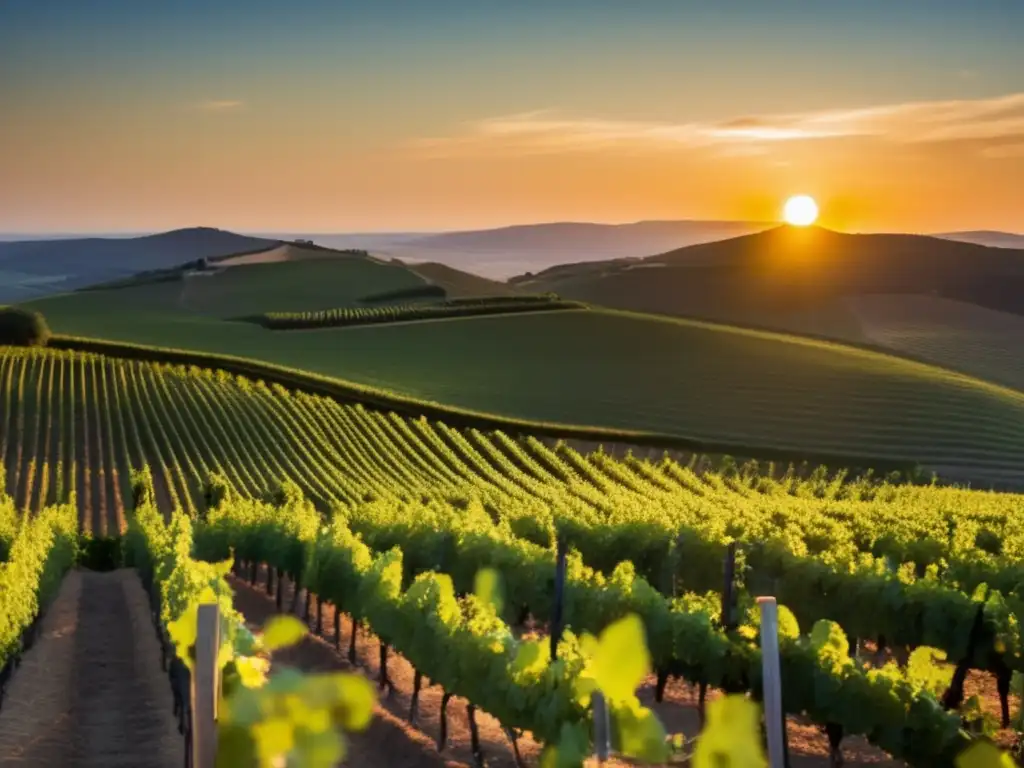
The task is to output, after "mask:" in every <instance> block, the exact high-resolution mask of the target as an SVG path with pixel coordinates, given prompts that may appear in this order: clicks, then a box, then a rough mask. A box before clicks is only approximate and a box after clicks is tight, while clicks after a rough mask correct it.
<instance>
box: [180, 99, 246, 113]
mask: <svg viewBox="0 0 1024 768" xmlns="http://www.w3.org/2000/svg"><path fill="white" fill-rule="evenodd" d="M193 106H194V108H195V109H198V110H199V111H201V112H230V111H231V110H235V109H241V108H242V107H244V106H245V102H242V101H238V100H236V99H207V100H206V101H200V102H197V103H196V104H194V105H193Z"/></svg>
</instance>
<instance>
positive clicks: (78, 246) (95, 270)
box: [0, 227, 278, 302]
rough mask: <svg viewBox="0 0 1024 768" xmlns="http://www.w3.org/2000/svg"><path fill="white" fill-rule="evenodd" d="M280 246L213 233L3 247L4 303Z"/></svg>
mask: <svg viewBox="0 0 1024 768" xmlns="http://www.w3.org/2000/svg"><path fill="white" fill-rule="evenodd" d="M276 245H278V241H276V240H268V239H263V238H255V237H248V236H246V235H238V234H235V233H233V232H226V231H224V230H220V229H212V228H209V227H194V228H190V229H177V230H173V231H171V232H163V233H160V234H155V235H145V236H142V237H127V238H121V237H118V238H101V237H88V238H75V239H54V240H18V241H13V242H0V302H14V301H26V300H28V299H31V298H36V297H39V296H43V295H47V294H50V293H58V292H61V291H67V290H73V289H75V288H80V287H83V286H86V285H90V284H92V283H99V282H106V281H109V280H116V279H118V278H123V277H128V276H130V275H133V274H135V273H137V272H143V271H148V270H156V269H165V268H168V267H173V266H175V265H178V264H183V263H185V262H188V261H195V260H196V259H212V258H217V257H222V256H229V255H231V254H235V253H243V252H252V251H256V250H259V249H262V248H272V247H274V246H276Z"/></svg>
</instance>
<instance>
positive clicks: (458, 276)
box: [409, 262, 518, 298]
mask: <svg viewBox="0 0 1024 768" xmlns="http://www.w3.org/2000/svg"><path fill="white" fill-rule="evenodd" d="M409 269H411V270H412V271H413V272H415V273H416V274H417V275H420V276H421V277H423V278H425V279H427V280H429V281H430V282H432V283H434V284H435V285H439V286H441V287H442V288H444V289H445V291H446V292H447V294H448V295H449V296H450V297H452V298H458V297H462V296H510V295H513V294H515V293H517V292H518V291H516V289H515V288H513V287H512V286H510V285H508V284H507V283H501V282H498V281H497V280H488V279H487V278H486V277H478V276H477V275H472V274H470V273H469V272H463V271H461V270H458V269H454V268H452V267H449V266H446V265H445V264H438V263H436V262H427V263H425V264H409Z"/></svg>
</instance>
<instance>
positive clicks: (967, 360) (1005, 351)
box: [846, 294, 1024, 391]
mask: <svg viewBox="0 0 1024 768" xmlns="http://www.w3.org/2000/svg"><path fill="white" fill-rule="evenodd" d="M846 304H847V306H848V307H849V308H850V310H851V311H852V312H853V313H854V314H855V315H856V316H857V319H858V321H859V323H860V326H861V329H862V330H863V333H864V336H865V337H866V338H867V340H869V341H871V342H874V343H876V344H879V345H881V346H884V347H888V348H890V349H893V350H895V351H897V352H899V353H902V354H906V355H908V356H911V357H914V358H916V359H918V360H925V361H928V362H931V363H935V364H936V365H941V366H944V367H946V368H952V369H953V370H959V371H965V372H969V373H971V374H973V375H975V376H979V377H981V378H983V379H986V380H988V381H994V382H996V383H998V384H1003V385H1005V386H1008V387H1013V388H1014V389H1019V390H1022V391H1024V360H1022V359H1021V356H1020V350H1021V349H1024V317H1022V316H1020V315H1014V314H1010V313H1008V312H996V311H993V310H991V309H985V308H983V307H979V306H977V305H975V304H967V303H965V302H959V301H952V300H950V299H942V298H938V297H936V296H906V295H886V294H877V295H871V296H854V297H850V298H848V299H846Z"/></svg>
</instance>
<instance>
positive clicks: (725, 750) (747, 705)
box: [692, 694, 768, 768]
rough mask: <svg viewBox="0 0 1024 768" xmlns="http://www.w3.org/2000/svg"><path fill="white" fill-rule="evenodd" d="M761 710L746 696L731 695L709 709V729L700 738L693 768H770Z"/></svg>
mask: <svg viewBox="0 0 1024 768" xmlns="http://www.w3.org/2000/svg"><path fill="white" fill-rule="evenodd" d="M760 715H761V713H760V710H759V708H758V706H757V705H756V704H754V702H752V701H750V700H749V699H747V698H746V697H745V696H742V695H737V694H731V695H728V696H723V697H722V698H720V699H715V700H714V701H712V702H710V703H709V704H708V707H707V725H706V726H704V730H703V731H701V733H700V736H698V737H697V747H696V749H695V750H694V752H693V761H692V767H693V768H720V767H721V766H723V765H726V766H742V768H767V765H768V760H767V759H766V758H765V755H764V748H763V747H762V745H761V729H760V725H759V724H760Z"/></svg>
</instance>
